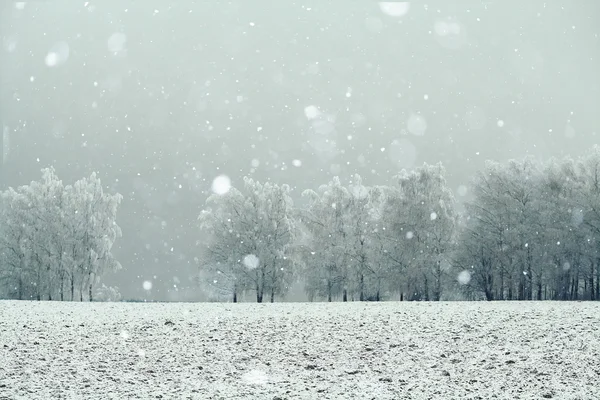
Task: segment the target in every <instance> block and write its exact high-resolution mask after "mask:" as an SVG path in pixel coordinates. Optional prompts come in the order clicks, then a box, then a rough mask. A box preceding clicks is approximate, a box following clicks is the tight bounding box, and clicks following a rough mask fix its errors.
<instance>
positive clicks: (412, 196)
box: [198, 164, 458, 302]
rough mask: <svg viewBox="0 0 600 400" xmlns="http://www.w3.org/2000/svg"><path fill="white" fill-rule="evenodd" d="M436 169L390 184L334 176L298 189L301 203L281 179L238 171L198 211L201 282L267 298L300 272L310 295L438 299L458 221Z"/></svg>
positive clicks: (216, 292) (219, 295) (218, 291)
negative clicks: (232, 182)
mask: <svg viewBox="0 0 600 400" xmlns="http://www.w3.org/2000/svg"><path fill="white" fill-rule="evenodd" d="M444 174H445V172H444V168H443V167H442V166H441V165H440V164H438V165H424V166H423V167H421V168H418V169H416V170H415V171H412V172H406V171H403V172H402V173H401V174H400V175H399V176H398V177H397V179H396V180H397V184H396V185H395V186H392V187H387V186H386V187H383V186H376V187H368V186H365V185H364V184H363V182H362V179H361V178H360V176H358V175H356V176H355V177H354V178H353V180H352V182H350V184H349V185H347V186H344V185H342V183H341V182H340V180H339V179H338V178H334V179H333V181H331V182H329V183H328V184H327V185H323V186H321V187H320V188H319V189H318V190H317V191H312V190H307V191H305V192H304V193H303V197H304V198H305V200H306V202H305V203H306V206H305V207H294V205H293V202H292V199H291V198H290V195H289V191H290V189H289V187H288V186H286V185H283V186H278V185H276V184H271V183H267V184H264V185H263V184H260V183H258V182H256V181H254V180H252V179H249V178H246V179H245V180H244V186H243V188H242V189H241V190H237V189H235V188H232V189H231V190H230V191H229V192H227V193H226V194H224V195H217V194H215V195H213V196H211V197H210V198H209V199H208V206H209V207H208V208H207V209H205V210H204V211H203V212H202V214H201V215H200V221H201V228H202V229H203V230H204V231H205V233H206V234H207V235H208V237H209V240H208V241H203V242H202V245H203V247H204V248H203V251H202V256H201V257H200V258H199V259H198V261H199V262H200V265H201V269H200V270H201V273H200V275H201V280H202V282H203V283H204V288H205V290H206V291H207V292H208V293H209V295H210V296H212V297H213V298H215V299H220V300H227V299H228V300H233V301H237V299H238V297H239V296H240V295H242V294H244V293H246V292H248V291H252V292H254V293H256V300H257V301H258V302H262V301H263V296H264V294H269V299H270V301H274V299H275V297H276V296H282V295H284V294H285V293H286V291H287V290H288V289H289V287H290V285H291V284H292V283H293V282H294V281H295V280H297V279H302V280H303V281H304V283H305V290H306V293H307V295H308V296H309V298H310V299H311V300H313V299H327V300H328V301H333V300H335V299H340V300H344V301H347V300H382V299H384V298H389V297H390V296H391V295H393V294H394V293H395V294H397V295H399V297H400V298H401V299H404V298H406V299H409V300H417V299H418V300H440V299H441V298H442V291H443V287H444V286H445V284H444V279H445V275H446V274H447V273H449V271H448V270H449V268H450V265H451V256H452V254H453V251H454V248H455V246H456V232H457V229H456V227H457V223H458V218H457V214H456V212H455V205H454V198H453V196H452V193H451V191H450V190H449V189H448V187H447V185H446V181H445V179H444Z"/></svg>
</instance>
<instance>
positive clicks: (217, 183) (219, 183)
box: [212, 175, 231, 195]
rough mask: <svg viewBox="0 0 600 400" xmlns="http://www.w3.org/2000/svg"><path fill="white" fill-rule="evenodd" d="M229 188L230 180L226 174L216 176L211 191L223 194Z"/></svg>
mask: <svg viewBox="0 0 600 400" xmlns="http://www.w3.org/2000/svg"><path fill="white" fill-rule="evenodd" d="M229 189H231V180H230V179H229V177H228V176H226V175H220V176H217V177H216V178H215V179H214V180H213V183H212V191H213V192H214V193H216V194H219V195H224V194H226V193H227V192H229Z"/></svg>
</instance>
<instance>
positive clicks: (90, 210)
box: [0, 168, 121, 301]
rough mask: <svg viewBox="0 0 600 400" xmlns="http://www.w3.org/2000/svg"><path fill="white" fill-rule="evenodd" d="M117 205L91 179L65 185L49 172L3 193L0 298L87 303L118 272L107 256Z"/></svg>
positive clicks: (0, 198)
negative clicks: (103, 279) (108, 273)
mask: <svg viewBox="0 0 600 400" xmlns="http://www.w3.org/2000/svg"><path fill="white" fill-rule="evenodd" d="M120 202H121V195H119V194H116V195H110V194H107V193H104V192H103V190H102V185H101V182H100V179H99V178H98V177H97V176H96V174H95V173H94V174H92V175H91V176H90V177H89V178H84V179H81V180H79V181H77V182H75V184H73V185H64V184H63V182H62V181H61V180H60V179H58V177H57V176H56V173H55V171H54V169H52V168H49V169H44V170H42V180H41V181H34V182H31V184H29V185H25V186H21V187H18V188H17V189H13V188H9V189H8V190H6V191H5V192H2V193H1V194H0V298H12V299H32V300H42V299H48V300H76V299H79V300H80V301H83V300H84V298H86V299H88V300H90V301H92V300H93V293H94V285H95V284H96V283H97V282H98V281H99V279H100V277H101V276H102V274H103V273H104V272H106V271H110V270H117V269H119V268H120V267H121V266H120V264H119V263H118V262H117V260H115V258H114V257H113V255H112V253H111V248H112V246H113V243H114V242H115V240H116V239H117V238H118V237H120V236H121V229H120V228H119V226H118V225H117V223H116V213H117V208H118V206H119V203H120ZM104 291H106V290H104V289H103V292H104Z"/></svg>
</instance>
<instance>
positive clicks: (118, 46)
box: [107, 32, 127, 53]
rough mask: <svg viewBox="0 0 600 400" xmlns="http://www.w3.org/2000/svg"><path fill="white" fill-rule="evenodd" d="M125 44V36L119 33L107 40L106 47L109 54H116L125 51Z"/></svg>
mask: <svg viewBox="0 0 600 400" xmlns="http://www.w3.org/2000/svg"><path fill="white" fill-rule="evenodd" d="M126 42H127V36H125V34H124V33H121V32H115V33H113V34H112V35H110V37H109V38H108V42H107V46H108V51H110V52H111V53H118V52H121V51H123V50H124V49H125V43H126Z"/></svg>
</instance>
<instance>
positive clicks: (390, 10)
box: [379, 1, 410, 17]
mask: <svg viewBox="0 0 600 400" xmlns="http://www.w3.org/2000/svg"><path fill="white" fill-rule="evenodd" d="M379 9H380V10H381V11H382V12H383V13H384V14H387V15H389V16H390V17H402V16H404V15H406V13H408V10H409V9H410V2H409V1H380V2H379Z"/></svg>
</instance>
